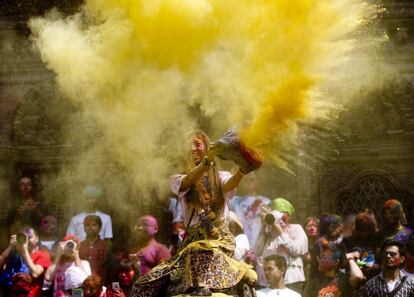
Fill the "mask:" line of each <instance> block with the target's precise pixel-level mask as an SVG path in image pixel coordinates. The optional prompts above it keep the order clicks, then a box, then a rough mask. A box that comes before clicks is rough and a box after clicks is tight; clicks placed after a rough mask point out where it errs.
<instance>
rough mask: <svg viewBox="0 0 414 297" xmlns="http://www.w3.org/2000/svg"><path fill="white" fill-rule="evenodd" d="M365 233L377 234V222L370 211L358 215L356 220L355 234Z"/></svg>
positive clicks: (366, 210)
mask: <svg viewBox="0 0 414 297" xmlns="http://www.w3.org/2000/svg"><path fill="white" fill-rule="evenodd" d="M359 231H363V232H364V233H365V234H370V235H374V234H375V233H376V232H377V220H376V219H375V215H374V214H373V212H372V211H371V210H370V209H365V210H364V211H362V212H360V213H358V214H357V216H356V218H355V232H356V233H357V234H358V233H359Z"/></svg>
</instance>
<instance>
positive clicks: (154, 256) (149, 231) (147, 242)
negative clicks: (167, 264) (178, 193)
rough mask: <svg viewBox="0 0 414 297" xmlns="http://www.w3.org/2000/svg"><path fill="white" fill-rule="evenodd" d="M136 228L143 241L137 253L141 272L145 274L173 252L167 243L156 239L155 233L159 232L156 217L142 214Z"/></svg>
mask: <svg viewBox="0 0 414 297" xmlns="http://www.w3.org/2000/svg"><path fill="white" fill-rule="evenodd" d="M135 228H136V230H137V235H138V238H139V239H140V243H141V244H140V248H139V250H138V252H137V253H136V260H137V261H138V262H139V265H140V274H141V275H145V274H146V273H147V272H148V271H150V270H151V269H152V268H153V267H155V266H157V265H158V264H159V263H160V262H161V261H162V260H167V259H169V258H170V257H171V254H170V251H169V250H168V248H167V247H166V246H165V245H163V244H161V243H159V242H158V241H157V240H156V239H155V235H156V234H157V232H158V222H157V219H156V218H154V217H153V216H150V215H145V216H142V217H140V218H139V220H138V224H137V225H136V226H135Z"/></svg>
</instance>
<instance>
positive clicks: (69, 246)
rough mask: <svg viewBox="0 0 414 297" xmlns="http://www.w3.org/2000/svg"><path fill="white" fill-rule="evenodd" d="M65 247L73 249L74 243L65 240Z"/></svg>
mask: <svg viewBox="0 0 414 297" xmlns="http://www.w3.org/2000/svg"><path fill="white" fill-rule="evenodd" d="M65 248H66V249H68V250H74V249H75V243H74V242H73V241H71V240H70V241H67V242H66V243H65Z"/></svg>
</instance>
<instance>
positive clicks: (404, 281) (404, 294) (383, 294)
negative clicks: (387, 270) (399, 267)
mask: <svg viewBox="0 0 414 297" xmlns="http://www.w3.org/2000/svg"><path fill="white" fill-rule="evenodd" d="M390 294H395V295H394V297H413V296H414V278H411V277H407V276H404V274H403V273H402V272H401V271H400V275H399V278H398V280H397V282H396V284H395V286H394V289H393V290H392V291H390V290H389V288H388V285H387V281H386V280H385V278H384V273H383V272H382V271H381V273H380V274H379V275H377V276H375V277H373V278H372V279H370V280H369V281H368V282H367V283H366V284H365V287H364V289H363V291H362V294H361V296H363V297H388V296H390Z"/></svg>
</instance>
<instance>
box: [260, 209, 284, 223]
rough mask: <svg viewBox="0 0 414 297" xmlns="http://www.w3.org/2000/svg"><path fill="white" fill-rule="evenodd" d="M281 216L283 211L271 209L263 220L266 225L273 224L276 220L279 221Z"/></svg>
mask: <svg viewBox="0 0 414 297" xmlns="http://www.w3.org/2000/svg"><path fill="white" fill-rule="evenodd" d="M282 217H283V212H280V211H277V210H273V211H272V212H270V213H268V214H266V215H265V217H264V221H265V223H266V224H267V225H273V224H274V223H275V222H276V221H278V222H279V221H280V220H281V219H282Z"/></svg>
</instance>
